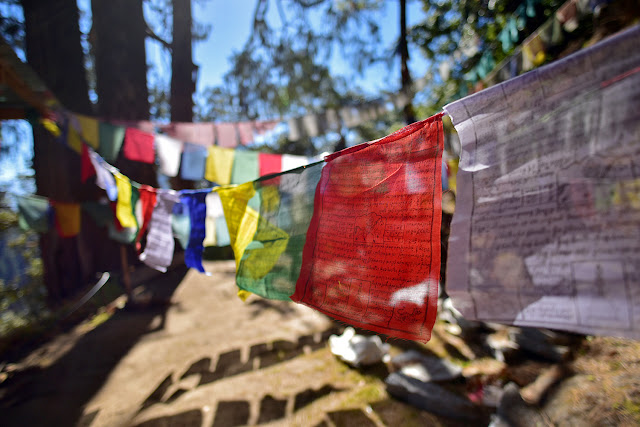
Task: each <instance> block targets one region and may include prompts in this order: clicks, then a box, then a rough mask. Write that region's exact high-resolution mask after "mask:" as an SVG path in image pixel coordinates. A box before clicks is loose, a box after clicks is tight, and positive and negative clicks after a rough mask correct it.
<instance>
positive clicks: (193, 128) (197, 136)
mask: <svg viewBox="0 0 640 427" xmlns="http://www.w3.org/2000/svg"><path fill="white" fill-rule="evenodd" d="M164 130H165V132H166V133H167V135H169V136H172V137H174V138H176V139H179V140H180V141H184V142H189V143H191V144H198V145H202V146H205V147H208V146H210V145H213V142H214V139H215V137H214V134H215V132H214V125H213V123H171V124H169V125H167V126H165V127H164Z"/></svg>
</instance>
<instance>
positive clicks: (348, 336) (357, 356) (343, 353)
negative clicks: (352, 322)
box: [329, 327, 389, 366]
mask: <svg viewBox="0 0 640 427" xmlns="http://www.w3.org/2000/svg"><path fill="white" fill-rule="evenodd" d="M329 348H330V349H331V353H333V354H335V355H336V356H338V357H339V358H340V359H341V360H343V361H344V362H346V363H348V364H350V365H353V366H364V365H374V364H376V363H380V362H381V361H382V360H383V359H384V358H385V357H388V354H389V344H383V343H382V340H381V339H380V337H379V336H378V335H373V336H369V337H365V336H364V335H358V334H356V331H355V329H353V328H352V327H348V328H346V329H345V330H344V333H343V334H342V335H340V336H338V335H331V336H330V337H329Z"/></svg>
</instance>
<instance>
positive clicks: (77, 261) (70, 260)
mask: <svg viewBox="0 0 640 427" xmlns="http://www.w3.org/2000/svg"><path fill="white" fill-rule="evenodd" d="M22 7H23V11H24V19H25V30H26V31H25V33H26V34H25V39H26V40H25V41H26V53H27V62H28V63H29V65H30V66H31V67H32V68H33V69H34V70H35V71H36V72H37V73H38V74H39V75H40V77H41V78H42V79H43V81H44V82H45V84H46V85H47V87H48V88H49V89H50V90H52V91H53V93H54V94H55V96H56V97H57V99H58V100H59V101H61V102H62V104H63V105H64V106H65V107H66V108H68V109H70V110H72V111H75V112H78V113H84V114H91V104H90V102H89V96H88V91H87V79H86V74H85V69H84V59H83V54H82V48H81V46H80V28H79V26H78V8H77V5H76V1H75V0H58V1H55V2H52V1H50V0H23V1H22ZM33 139H34V150H33V151H34V155H33V168H34V171H35V179H36V187H37V192H38V194H40V195H42V196H45V197H48V198H50V199H51V200H54V201H63V202H78V201H79V200H80V199H79V197H81V196H82V194H83V192H85V191H86V189H84V188H83V186H82V185H81V184H80V157H79V156H78V155H77V154H75V153H73V152H72V151H71V150H69V148H67V147H65V146H64V145H62V144H60V143H59V142H56V141H55V140H54V139H53V137H52V136H51V135H50V134H49V133H48V132H46V131H45V130H44V129H42V128H39V127H34V129H33ZM40 249H41V256H42V260H43V264H44V280H45V286H46V288H47V291H48V295H49V298H50V300H52V301H59V300H61V299H62V298H64V297H67V296H69V295H72V294H73V293H75V292H76V291H77V290H78V289H80V288H82V287H83V286H84V284H85V283H86V279H87V278H88V276H89V275H90V272H91V270H92V261H91V256H90V254H89V253H88V252H87V251H86V250H84V244H83V241H82V238H81V236H77V237H72V238H64V239H63V238H59V237H58V236H57V234H56V232H55V231H51V232H50V233H48V234H45V235H42V237H41V239H40Z"/></svg>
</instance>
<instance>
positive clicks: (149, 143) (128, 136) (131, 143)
mask: <svg viewBox="0 0 640 427" xmlns="http://www.w3.org/2000/svg"><path fill="white" fill-rule="evenodd" d="M153 140H154V135H153V134H152V133H147V132H143V131H141V130H138V129H134V128H127V131H126V133H125V134H124V155H125V157H126V158H127V159H129V160H133V161H136V162H143V163H153V162H154V161H155V159H156V157H155V155H156V153H155V151H154V150H153Z"/></svg>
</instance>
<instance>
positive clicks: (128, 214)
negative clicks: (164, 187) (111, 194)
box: [114, 172, 138, 228]
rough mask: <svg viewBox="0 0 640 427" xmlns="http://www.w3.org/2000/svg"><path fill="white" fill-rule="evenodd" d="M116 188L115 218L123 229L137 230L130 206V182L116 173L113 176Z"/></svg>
mask: <svg viewBox="0 0 640 427" xmlns="http://www.w3.org/2000/svg"><path fill="white" fill-rule="evenodd" d="M114 177H115V179H116V186H117V187H118V203H117V204H116V217H117V218H118V221H120V225H121V226H122V227H123V228H137V227H138V223H137V222H136V218H135V216H133V208H132V206H131V181H129V178H127V177H126V176H124V175H122V174H121V173H119V172H117V173H115V174H114Z"/></svg>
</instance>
